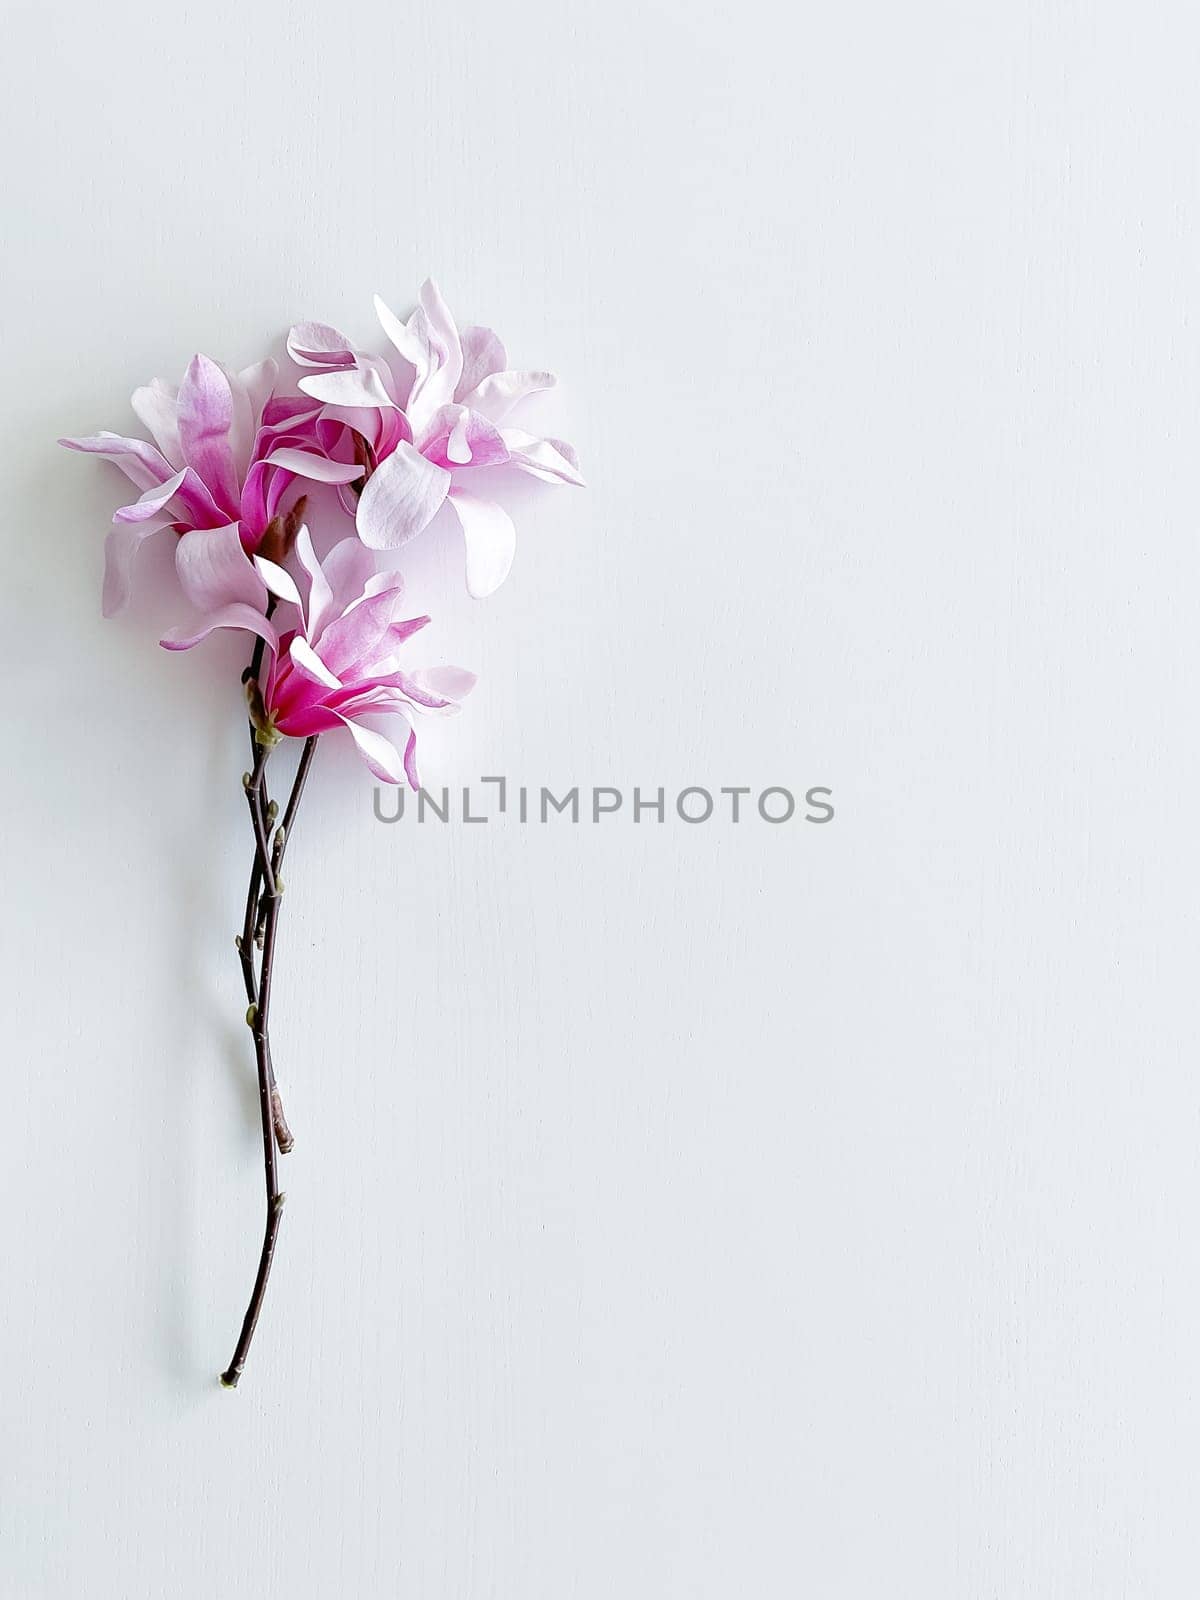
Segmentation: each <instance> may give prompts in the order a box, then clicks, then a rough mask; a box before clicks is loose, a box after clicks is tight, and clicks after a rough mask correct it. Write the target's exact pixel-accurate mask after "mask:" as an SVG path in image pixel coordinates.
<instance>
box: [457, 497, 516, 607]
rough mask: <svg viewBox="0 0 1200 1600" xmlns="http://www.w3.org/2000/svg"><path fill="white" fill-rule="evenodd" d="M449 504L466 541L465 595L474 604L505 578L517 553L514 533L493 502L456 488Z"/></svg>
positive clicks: (511, 525)
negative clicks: (468, 595) (473, 598)
mask: <svg viewBox="0 0 1200 1600" xmlns="http://www.w3.org/2000/svg"><path fill="white" fill-rule="evenodd" d="M449 502H450V504H451V506H453V508H454V511H455V513H456V514H457V516H458V520H459V522H460V523H461V524H462V531H463V537H464V539H465V540H466V545H467V591H468V593H469V594H473V595H474V596H475V598H476V599H477V600H482V599H485V598H486V596H488V595H489V594H495V592H496V590H497V589H498V588H499V587H500V585H501V584H502V583H503V582H504V580H505V578H507V577H508V574H509V570H510V568H511V567H512V564H513V557H514V556H515V555H516V553H517V530H516V528H514V526H513V520H512V518H511V517H510V516H509V514H508V512H507V511H505V510H504V508H503V507H502V506H498V505H496V503H495V501H493V500H480V499H479V498H478V497H477V496H476V495H473V494H467V493H466V491H465V490H463V489H459V488H458V487H457V486H456V487H455V488H453V489H451V490H450V494H449Z"/></svg>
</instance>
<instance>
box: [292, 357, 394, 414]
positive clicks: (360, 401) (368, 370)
mask: <svg viewBox="0 0 1200 1600" xmlns="http://www.w3.org/2000/svg"><path fill="white" fill-rule="evenodd" d="M300 388H301V389H302V390H303V392H304V393H305V394H308V395H311V396H312V397H313V399H314V400H320V401H322V402H324V404H326V405H331V406H370V407H374V408H375V409H376V410H378V409H380V408H383V409H387V408H388V407H390V406H392V405H393V404H394V403H395V402H394V401H393V400H392V397H391V395H390V394H388V392H387V389H386V388H385V387H384V383H383V379H382V378H381V377H380V375H379V373H378V372H377V371H376V369H375V368H374V367H370V366H365V365H362V366H358V367H350V368H348V369H347V370H346V371H344V372H316V373H313V375H312V376H311V377H308V378H301V379H300Z"/></svg>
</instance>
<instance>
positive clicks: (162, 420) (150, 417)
mask: <svg viewBox="0 0 1200 1600" xmlns="http://www.w3.org/2000/svg"><path fill="white" fill-rule="evenodd" d="M130 404H131V405H132V406H133V410H134V415H135V416H136V417H137V419H138V421H139V422H140V423H141V425H142V427H143V428H147V429H149V431H150V433H151V435H152V436H153V438H154V439H155V441H156V443H157V444H158V448H159V449H160V450H161V451H162V453H163V455H164V456H165V457H166V458H167V460H168V461H169V462H170V463H171V465H172V466H173V467H174V468H175V469H176V471H178V469H179V468H180V467H182V466H183V464H184V461H183V446H182V445H181V444H180V442H179V390H178V389H177V388H176V386H175V385H174V384H173V383H164V382H163V380H162V379H161V378H152V379H151V380H150V382H149V383H147V384H144V385H143V386H142V388H140V389H135V390H134V391H133V394H132V396H131V397H130Z"/></svg>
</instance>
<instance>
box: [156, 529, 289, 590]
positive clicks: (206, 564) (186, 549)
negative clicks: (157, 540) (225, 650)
mask: <svg viewBox="0 0 1200 1600" xmlns="http://www.w3.org/2000/svg"><path fill="white" fill-rule="evenodd" d="M175 570H176V572H177V573H178V574H179V582H180V584H181V585H182V587H183V591H184V593H185V594H186V595H187V597H188V599H189V600H190V601H191V602H192V604H193V605H194V606H196V607H197V609H199V610H200V611H215V610H216V609H217V608H218V607H222V606H227V605H230V604H232V603H234V602H240V603H242V604H244V605H246V606H249V607H255V608H257V609H258V610H259V611H263V610H265V609H266V604H267V586H266V584H265V583H264V582H263V581H262V579H261V578H260V577H259V575H258V573H257V572H256V571H255V570H254V566H253V564H252V563H251V561H250V558H249V557H248V556H247V554H246V551H245V548H244V546H243V545H242V535H241V530H240V529H239V527H238V525H237V523H236V522H231V523H229V524H228V525H227V526H226V527H224V528H198V529H196V530H194V531H193V532H192V533H185V534H184V536H183V538H182V539H180V541H179V543H178V545H177V546H176V547H175Z"/></svg>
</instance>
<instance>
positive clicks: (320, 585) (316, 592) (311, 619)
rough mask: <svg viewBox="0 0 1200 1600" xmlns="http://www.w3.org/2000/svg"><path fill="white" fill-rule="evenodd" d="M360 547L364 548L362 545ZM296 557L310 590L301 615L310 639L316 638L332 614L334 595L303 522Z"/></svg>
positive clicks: (348, 542) (354, 540)
mask: <svg viewBox="0 0 1200 1600" xmlns="http://www.w3.org/2000/svg"><path fill="white" fill-rule="evenodd" d="M343 543H346V544H356V545H357V544H358V540H357V539H347V540H344V541H343ZM359 549H360V550H361V549H362V546H361V545H359ZM296 559H297V561H299V563H300V570H301V571H302V572H303V573H304V576H305V578H306V580H307V590H308V593H307V597H306V602H305V604H304V605H302V606H301V608H300V615H301V616H302V617H303V618H304V631H305V633H306V634H307V635H308V637H309V638H310V639H315V638H316V637H317V635H318V634H319V633H320V631H321V629H322V627H323V626H324V623H325V618H326V617H327V616H328V615H329V614H330V610H331V606H332V600H333V596H332V594H331V592H330V587H329V583H328V580H327V579H326V576H325V573H324V571H323V570H322V568H321V563H320V562H319V561H318V560H317V552H316V551H315V550H314V549H313V542H312V536H311V535H310V533H309V531H308V527H307V525H306V524H303V523H302V524H301V526H300V532H299V533H298V534H297V535H296Z"/></svg>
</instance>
